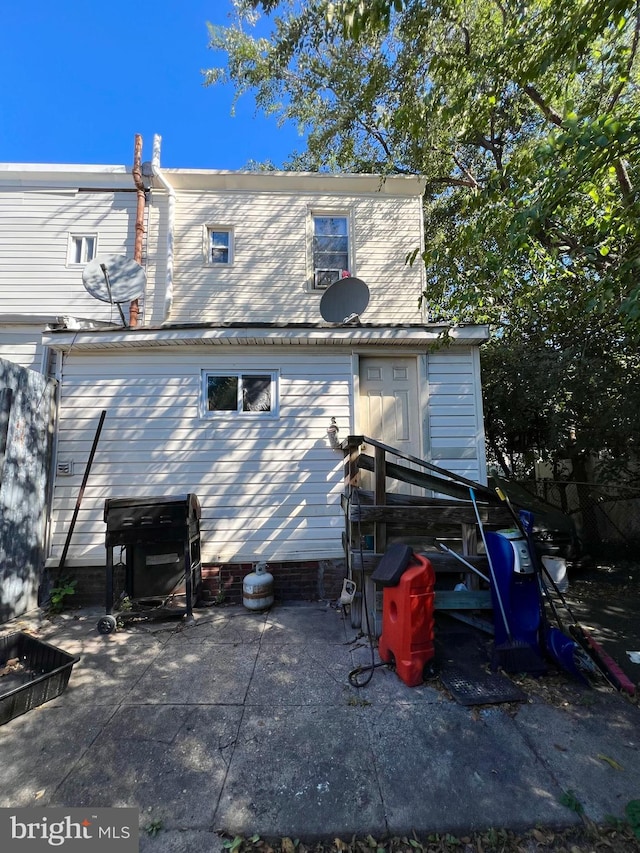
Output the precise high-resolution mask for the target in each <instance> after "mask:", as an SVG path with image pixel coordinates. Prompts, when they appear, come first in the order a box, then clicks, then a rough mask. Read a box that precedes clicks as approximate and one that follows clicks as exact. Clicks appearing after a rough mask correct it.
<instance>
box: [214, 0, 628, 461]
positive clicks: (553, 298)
mask: <svg viewBox="0 0 640 853" xmlns="http://www.w3.org/2000/svg"><path fill="white" fill-rule="evenodd" d="M234 8H235V12H236V16H237V18H236V22H235V23H233V24H232V25H231V26H229V27H226V28H211V47H212V48H213V49H214V50H216V51H221V52H222V53H224V54H225V55H226V62H224V63H223V64H222V65H220V66H219V67H217V68H213V69H211V70H210V71H208V72H207V73H206V80H207V82H208V83H215V82H217V81H221V80H222V81H226V82H232V83H233V84H234V85H235V87H236V91H237V93H238V95H239V96H240V95H242V94H243V93H247V92H249V93H251V94H252V95H253V96H254V97H255V99H256V103H257V105H258V107H259V108H260V109H262V110H264V111H265V112H267V113H269V114H273V115H274V116H276V117H277V119H278V120H280V121H293V122H295V123H296V124H297V125H298V126H299V128H300V130H301V133H303V134H305V135H306V150H305V151H304V152H302V153H298V154H294V155H293V156H292V159H291V160H290V162H289V163H288V164H286V165H287V166H288V167H290V168H307V169H331V170H334V169H335V170H353V171H375V172H379V173H381V174H385V173H398V172H399V173H402V172H410V173H419V174H422V175H424V176H425V178H426V181H427V192H426V197H425V227H426V246H427V248H426V251H425V252H424V254H423V256H422V260H423V262H424V263H425V266H426V270H427V282H428V286H427V289H426V293H425V295H424V298H425V300H426V305H427V307H428V312H429V317H430V319H433V320H442V319H446V320H449V321H451V322H484V323H489V324H491V328H492V330H493V333H494V338H493V340H492V343H491V346H490V347H489V348H488V350H487V353H486V354H485V358H484V378H485V398H486V410H487V432H488V435H489V437H490V440H491V444H492V447H493V449H494V452H495V453H496V458H502V459H503V461H504V462H505V463H506V462H507V460H508V453H506V451H507V450H508V449H509V447H512V446H513V441H514V436H516V435H520V436H523V435H524V436H526V435H529V436H533V435H534V434H535V435H537V436H538V437H540V436H541V435H543V436H544V443H545V447H543V448H540V450H541V452H542V451H544V452H548V453H556V452H561V451H562V449H563V447H564V446H565V444H566V441H567V437H568V435H569V431H570V430H573V429H575V431H576V435H577V437H578V443H579V446H580V448H581V449H582V450H584V451H590V450H596V451H603V450H604V451H607V453H608V456H609V457H610V458H619V457H620V456H621V454H624V456H625V458H630V457H631V456H632V455H633V452H634V451H635V450H636V449H637V442H638V437H639V435H640V422H639V420H638V417H639V416H638V411H640V405H639V403H640V399H639V397H638V391H636V389H635V387H634V385H633V383H632V382H631V381H630V378H631V377H632V375H633V371H635V370H637V369H638V367H639V366H640V364H639V363H638V356H637V344H638V341H639V339H640V221H639V217H638V214H639V213H640V207H639V200H638V196H637V192H636V185H637V180H638V169H639V168H640V166H639V165H638V156H637V155H638V152H639V151H640V97H639V92H638V42H639V39H640V3H638V0H634V2H631V0H531V2H529V3H528V4H524V3H522V2H516V0H440V2H434V0H368V2H362V0H343V2H335V3H331V2H327V0H307V2H298V0H280V2H275V0H262V2H259V0H244V2H243V0H236V2H235V3H234ZM260 8H261V9H262V10H263V11H265V12H268V13H270V14H271V15H272V17H271V18H270V19H269V20H270V22H271V31H270V33H269V36H268V37H256V36H254V35H252V32H254V25H255V23H256V21H257V19H258V11H257V10H258V9H260ZM419 260H420V259H419V258H418V256H417V253H416V254H415V255H414V257H413V258H412V261H413V262H419ZM509 365H511V371H510V373H509V374H508V375H507V373H506V371H507V367H508V366H509ZM523 398H524V399H525V400H526V405H523V403H522V400H523ZM500 453H502V457H500Z"/></svg>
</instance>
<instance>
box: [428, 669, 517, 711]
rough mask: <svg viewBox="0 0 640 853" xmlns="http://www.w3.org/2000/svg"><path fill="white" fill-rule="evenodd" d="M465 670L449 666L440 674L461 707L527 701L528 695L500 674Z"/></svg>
mask: <svg viewBox="0 0 640 853" xmlns="http://www.w3.org/2000/svg"><path fill="white" fill-rule="evenodd" d="M464 670H466V671H464ZM464 670H463V669H462V668H459V667H456V666H454V665H449V666H447V667H446V668H444V669H443V670H442V672H441V673H440V680H441V681H442V683H443V684H444V686H445V687H446V688H447V690H448V691H449V693H451V695H452V696H453V698H454V699H455V700H456V702H458V703H459V704H460V705H497V704H499V703H501V702H526V701H527V694H526V693H525V692H524V691H523V690H521V689H520V688H519V687H518V686H517V685H515V684H514V683H513V681H511V680H510V679H509V678H507V677H506V676H504V675H500V673H499V672H481V671H478V672H469V671H468V670H467V668H466V667H465V668H464Z"/></svg>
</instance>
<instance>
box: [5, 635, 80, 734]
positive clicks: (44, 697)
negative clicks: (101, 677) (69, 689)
mask: <svg viewBox="0 0 640 853" xmlns="http://www.w3.org/2000/svg"><path fill="white" fill-rule="evenodd" d="M14 658H17V659H18V662H19V664H18V668H17V670H16V671H15V672H9V673H8V674H6V675H3V676H0V726H1V725H4V724H5V723H8V722H9V720H13V719H14V717H19V716H20V714H26V712H27V711H30V710H31V709H32V708H36V707H37V706H38V705H42V704H43V703H44V702H49V701H50V700H51V699H55V698H56V696H59V695H60V694H61V693H62V691H63V690H64V689H65V687H66V686H67V684H68V683H69V677H70V675H71V670H72V669H73V665H74V664H75V663H77V662H78V661H79V660H80V658H79V657H78V656H75V655H71V654H69V653H68V652H64V651H62V649H57V648H56V647H55V646H52V645H50V644H49V643H45V642H43V641H42V640H38V639H36V638H35V637H32V636H31V635H30V634H25V633H24V631H16V632H15V633H13V634H7V635H6V636H5V637H0V669H3V668H4V667H5V666H6V663H7V661H9V660H13V659H14Z"/></svg>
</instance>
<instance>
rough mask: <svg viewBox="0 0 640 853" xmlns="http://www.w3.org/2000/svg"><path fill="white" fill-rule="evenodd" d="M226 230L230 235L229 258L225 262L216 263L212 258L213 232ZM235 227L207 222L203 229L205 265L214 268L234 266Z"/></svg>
mask: <svg viewBox="0 0 640 853" xmlns="http://www.w3.org/2000/svg"><path fill="white" fill-rule="evenodd" d="M212 231H226V233H227V234H228V235H229V260H228V261H227V262H226V263H225V264H215V263H214V262H213V261H212V260H211V232H212ZM235 242H236V236H235V229H234V228H233V227H232V226H231V225H221V224H220V223H207V224H206V225H205V226H204V228H203V230H202V254H203V257H204V265H205V266H206V267H211V268H212V269H227V268H228V267H231V266H233V263H234V261H235Z"/></svg>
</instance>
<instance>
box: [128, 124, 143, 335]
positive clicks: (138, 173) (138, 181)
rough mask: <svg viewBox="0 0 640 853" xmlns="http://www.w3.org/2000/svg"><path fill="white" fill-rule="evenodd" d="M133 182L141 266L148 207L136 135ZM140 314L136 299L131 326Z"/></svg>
mask: <svg viewBox="0 0 640 853" xmlns="http://www.w3.org/2000/svg"><path fill="white" fill-rule="evenodd" d="M131 174H132V175H133V182H134V183H135V185H136V190H137V191H138V206H137V208H136V236H135V243H134V245H133V259H134V260H135V261H137V262H138V263H139V264H142V243H143V239H144V210H145V206H146V201H147V199H146V194H145V191H144V183H143V181H142V136H140V134H139V133H136V136H135V142H134V148H133V168H132V170H131ZM139 313H140V304H139V302H138V300H137V299H134V300H133V301H132V302H131V303H130V304H129V326H131V327H134V326H137V325H138V314H139Z"/></svg>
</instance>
